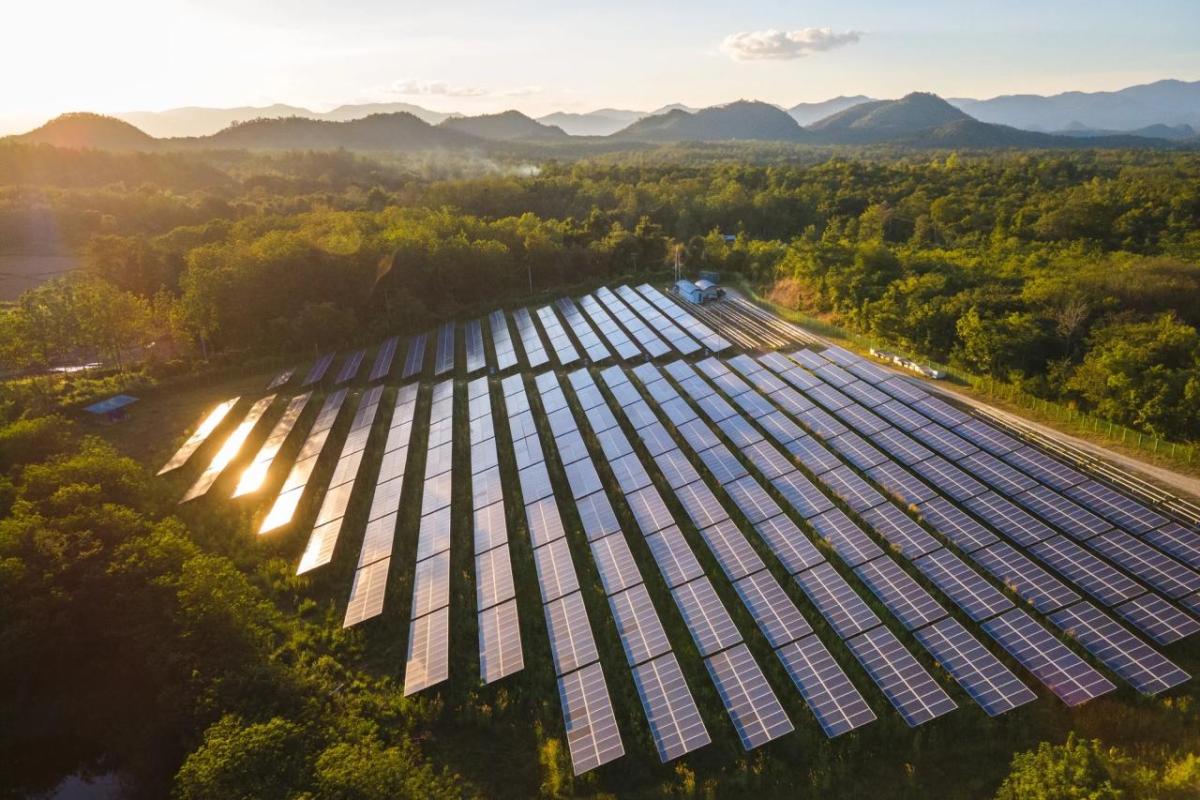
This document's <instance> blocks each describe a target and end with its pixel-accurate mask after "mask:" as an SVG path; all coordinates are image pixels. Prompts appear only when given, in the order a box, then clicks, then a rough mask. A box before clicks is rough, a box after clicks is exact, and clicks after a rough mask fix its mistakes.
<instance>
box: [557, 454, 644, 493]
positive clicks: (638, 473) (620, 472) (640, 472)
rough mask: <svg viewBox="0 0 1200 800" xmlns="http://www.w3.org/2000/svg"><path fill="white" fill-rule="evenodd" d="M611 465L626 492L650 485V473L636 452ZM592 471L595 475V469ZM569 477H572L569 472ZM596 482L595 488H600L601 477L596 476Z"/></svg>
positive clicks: (622, 489)
mask: <svg viewBox="0 0 1200 800" xmlns="http://www.w3.org/2000/svg"><path fill="white" fill-rule="evenodd" d="M588 466H589V467H590V466H591V464H590V463H589V464H588ZM609 467H610V468H611V469H612V471H613V475H614V477H616V479H617V485H618V486H620V487H621V491H622V492H624V493H625V494H632V493H633V492H636V491H637V490H638V489H641V488H643V487H645V486H649V485H650V483H651V481H650V475H649V473H647V472H646V468H645V467H643V466H642V461H641V459H640V458H638V456H637V454H636V453H630V454H628V455H624V456H621V457H620V458H618V459H616V460H615V461H610V462H609ZM591 472H592V474H593V475H595V470H594V469H593V470H592V471H591ZM568 478H570V475H569V474H568ZM594 482H595V489H597V490H598V489H600V488H601V487H600V479H599V477H596V478H595V481H594ZM571 485H572V487H574V485H575V484H574V483H572V484H571ZM593 491H594V490H593Z"/></svg>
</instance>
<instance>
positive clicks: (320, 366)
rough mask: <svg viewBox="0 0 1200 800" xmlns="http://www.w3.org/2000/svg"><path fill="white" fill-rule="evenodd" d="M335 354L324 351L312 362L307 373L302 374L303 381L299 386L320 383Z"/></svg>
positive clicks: (303, 386)
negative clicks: (323, 353)
mask: <svg viewBox="0 0 1200 800" xmlns="http://www.w3.org/2000/svg"><path fill="white" fill-rule="evenodd" d="M335 355H337V353H326V354H325V355H323V356H321V357H320V358H318V359H317V360H316V361H315V362H313V365H312V367H310V368H309V370H308V374H307V375H305V376H304V382H303V383H301V384H300V386H301V388H305V387H308V386H312V385H313V384H317V383H320V382H321V380H322V379H323V378H324V377H325V373H326V372H328V371H329V366H330V365H331V364H332V363H333V357H334V356H335Z"/></svg>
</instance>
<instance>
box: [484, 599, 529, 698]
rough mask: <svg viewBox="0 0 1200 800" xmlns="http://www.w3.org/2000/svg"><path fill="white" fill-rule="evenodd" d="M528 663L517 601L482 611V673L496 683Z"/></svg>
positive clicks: (486, 678) (485, 678)
mask: <svg viewBox="0 0 1200 800" xmlns="http://www.w3.org/2000/svg"><path fill="white" fill-rule="evenodd" d="M524 667H525V656H524V654H523V652H522V649H521V626H520V624H519V621H518V618H517V601H516V600H509V601H507V602H505V603H501V604H500V605H498V606H493V607H491V608H489V609H486V610H484V611H481V612H479V676H480V678H482V679H483V682H484V683H492V682H494V681H498V680H500V679H501V678H503V677H505V676H508V675H512V674H513V673H514V672H519V671H521V670H522V669H523V668H524Z"/></svg>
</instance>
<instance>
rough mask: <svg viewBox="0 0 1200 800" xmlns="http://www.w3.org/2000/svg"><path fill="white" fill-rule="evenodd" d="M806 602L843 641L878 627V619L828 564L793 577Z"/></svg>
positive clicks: (819, 565)
mask: <svg viewBox="0 0 1200 800" xmlns="http://www.w3.org/2000/svg"><path fill="white" fill-rule="evenodd" d="M796 582H797V583H798V584H800V588H801V589H803V590H804V593H805V594H806V595H808V599H809V600H811V601H812V603H813V605H814V606H816V607H817V611H819V612H821V616H823V617H825V619H826V620H828V621H829V624H830V625H831V626H833V629H834V630H835V631H837V634H838V636H840V637H842V638H843V639H845V638H848V637H850V636H853V635H855V634H857V633H861V632H863V631H865V630H866V629H868V628H871V627H874V626H875V625H878V624H879V617H877V616H875V612H874V611H872V610H871V609H870V607H869V606H867V604H866V603H864V602H863V599H862V598H861V597H859V596H858V594H857V593H856V592H855V591H854V590H853V589H851V588H850V584H848V583H846V581H845V579H844V578H842V576H841V575H839V574H838V572H837V570H836V569H834V568H833V566H832V565H831V564H829V563H824V564H818V565H817V566H815V567H813V568H812V569H810V570H808V571H806V572H802V573H800V574H799V575H797V576H796Z"/></svg>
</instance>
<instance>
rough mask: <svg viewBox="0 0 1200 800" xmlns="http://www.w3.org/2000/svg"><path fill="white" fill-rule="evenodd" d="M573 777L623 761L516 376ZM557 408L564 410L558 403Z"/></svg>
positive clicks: (518, 434) (513, 422)
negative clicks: (618, 759) (619, 760)
mask: <svg viewBox="0 0 1200 800" xmlns="http://www.w3.org/2000/svg"><path fill="white" fill-rule="evenodd" d="M501 386H502V388H503V391H504V402H505V406H506V408H507V411H508V422H509V433H510V436H511V438H512V444H513V452H514V455H515V456H516V461H517V475H518V478H519V482H520V485H521V495H522V500H523V501H524V503H525V519H526V523H527V525H528V528H529V538H530V542H531V543H532V544H533V547H534V550H533V558H534V567H535V568H536V570H537V578H538V589H539V591H540V592H541V596H542V604H543V610H544V612H545V616H546V629H547V632H548V633H549V637H550V654H551V657H552V659H553V661H554V669H555V674H556V675H557V676H558V691H559V700H560V702H561V704H562V712H563V722H564V725H565V727H566V733H567V747H568V749H569V750H570V753H571V763H572V767H573V769H574V771H575V774H576V775H580V774H583V773H584V772H587V771H588V770H591V769H595V768H596V767H598V766H600V765H601V764H606V763H608V762H609V761H612V760H613V759H616V758H619V757H620V756H622V755H623V754H624V753H625V746H624V744H623V743H622V742H621V733H620V731H619V730H618V728H617V720H616V715H615V714H614V712H613V707H612V700H611V698H610V697H609V694H608V687H607V685H606V683H605V680H604V672H603V669H602V668H601V666H600V656H599V652H598V650H597V649H596V642H595V639H594V638H593V636H592V629H591V624H590V623H589V621H588V616H587V607H586V606H585V604H584V601H583V593H582V592H581V591H580V586H579V578H578V576H577V575H576V573H575V565H574V563H573V561H572V560H571V550H570V547H569V545H568V544H567V540H566V534H565V528H564V526H563V521H562V516H561V515H560V513H559V508H558V503H557V501H556V500H555V498H554V489H553V487H552V485H551V483H550V474H549V472H548V471H547V468H546V461H545V457H544V456H543V454H542V447H541V439H540V437H539V435H538V432H537V426H536V425H535V424H534V422H533V414H532V412H531V411H530V408H529V398H528V396H527V395H526V392H525V385H524V380H523V378H522V376H521V375H519V374H518V375H510V376H508V377H507V378H505V379H504V380H503V381H502V382H501ZM564 405H565V402H564Z"/></svg>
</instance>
